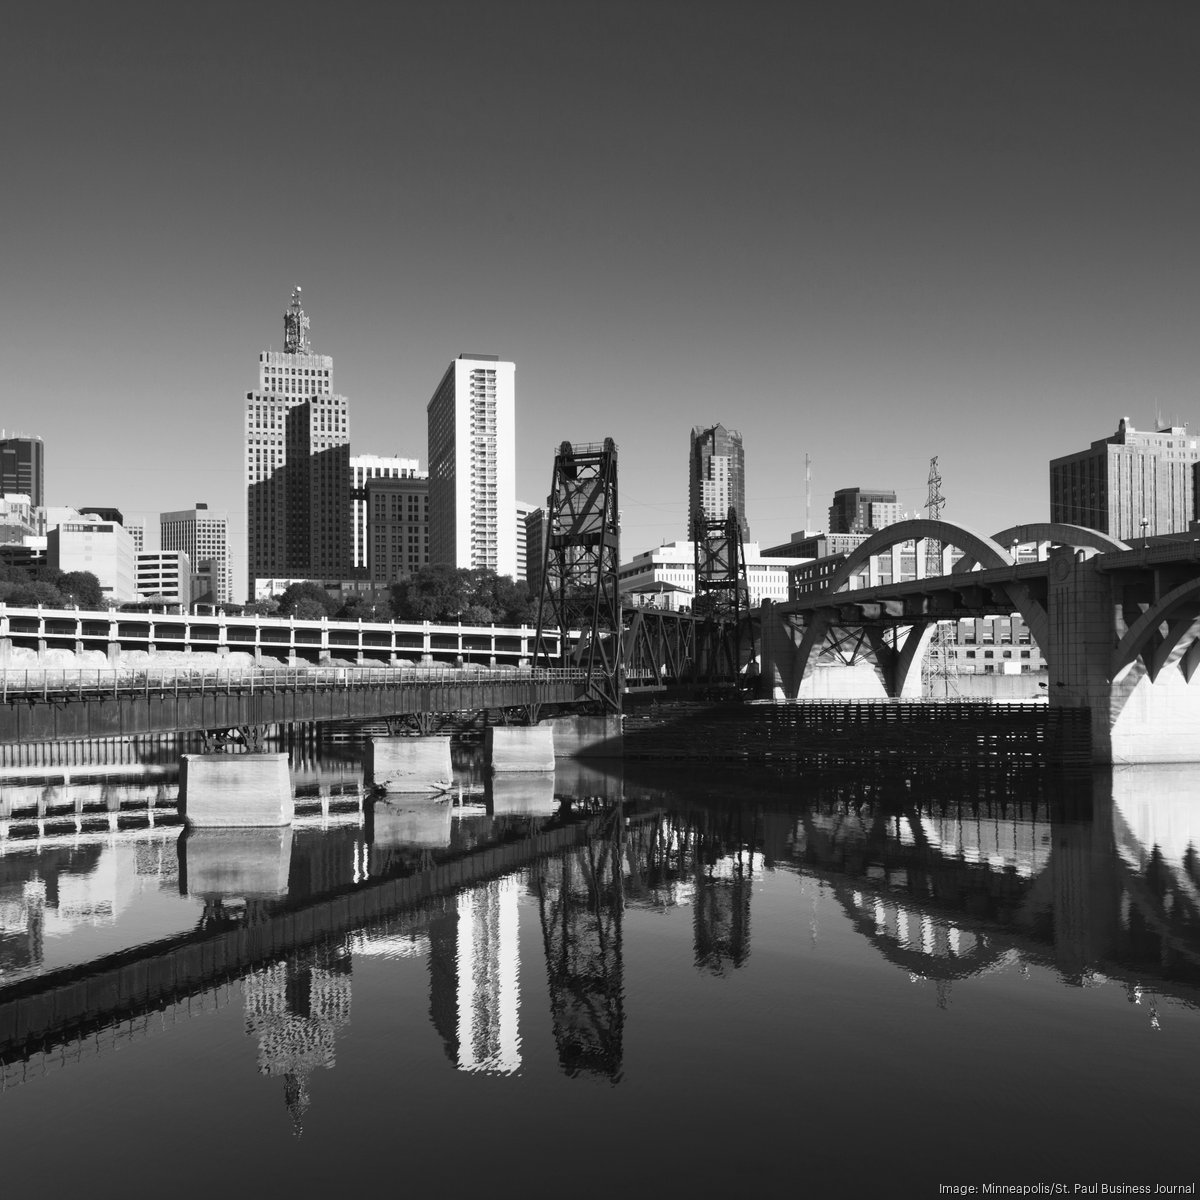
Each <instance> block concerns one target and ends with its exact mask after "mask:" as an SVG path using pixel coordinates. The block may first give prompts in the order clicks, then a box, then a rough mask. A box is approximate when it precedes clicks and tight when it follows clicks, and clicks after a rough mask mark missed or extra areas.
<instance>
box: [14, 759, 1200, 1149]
mask: <svg viewBox="0 0 1200 1200" xmlns="http://www.w3.org/2000/svg"><path fill="white" fill-rule="evenodd" d="M785 782H786V781H785ZM806 782H807V781H806ZM540 783H541V786H538V787H535V788H532V789H528V788H526V789H524V790H523V789H522V787H521V786H519V785H512V784H511V783H508V782H506V783H504V785H503V786H500V787H497V786H496V785H494V784H493V785H492V786H491V788H490V789H489V791H488V792H487V793H486V797H485V799H486V802H483V801H482V800H481V798H480V797H479V796H475V797H471V796H467V797H461V798H460V797H455V798H454V800H453V801H452V802H450V803H440V804H439V803H437V802H425V803H424V806H422V805H421V804H411V805H406V804H404V803H397V802H387V803H383V804H379V805H376V806H375V807H374V809H373V813H369V814H368V818H367V822H366V825H365V827H363V828H360V827H358V826H357V825H355V826H353V827H351V826H347V827H345V828H329V829H316V828H300V827H298V828H297V829H295V830H271V831H259V830H256V831H220V832H217V833H209V832H208V831H201V832H193V833H188V834H186V835H185V836H183V837H181V838H179V839H178V842H179V844H178V856H177V852H176V846H175V844H174V842H175V839H176V837H177V836H178V835H177V834H176V832H175V831H174V830H171V831H158V830H150V831H145V832H144V833H142V834H140V835H138V836H137V837H136V838H133V837H124V836H122V837H115V836H114V837H112V838H108V839H107V840H105V839H102V838H98V837H97V838H94V839H92V840H90V841H88V840H86V839H85V840H83V841H81V842H79V843H78V844H75V843H72V844H67V843H62V844H55V845H53V846H42V847H41V848H40V849H39V848H36V847H16V846H14V845H12V844H11V843H10V844H5V845H3V846H2V847H0V985H3V984H7V983H9V982H11V981H14V980H22V979H28V978H29V977H30V976H35V975H37V974H38V973H39V971H40V970H42V969H43V965H44V963H45V960H46V943H47V939H48V938H49V937H50V936H52V935H55V934H62V935H63V936H67V935H68V934H70V933H71V931H73V930H76V931H77V930H79V929H82V928H85V927H87V926H88V925H89V924H90V925H95V924H101V923H111V922H112V921H114V920H115V919H116V918H117V917H118V916H119V915H120V914H121V913H122V912H123V911H125V910H126V909H127V908H128V906H129V904H130V903H131V900H132V899H133V898H134V897H135V896H136V895H137V893H138V891H139V889H142V888H146V887H149V888H155V889H167V890H172V891H176V892H182V893H185V894H186V895H188V896H189V897H194V898H195V899H196V900H197V901H199V902H200V903H202V904H203V905H204V916H203V918H202V919H200V920H199V923H198V927H197V928H196V931H195V938H194V941H195V945H192V944H191V943H190V942H189V944H188V946H187V947H186V948H184V949H182V950H180V951H179V953H180V954H181V955H190V956H191V958H192V959H199V958H201V957H202V956H203V953H204V951H203V947H205V946H207V945H208V944H209V943H208V942H207V941H206V940H205V939H206V938H208V937H210V936H219V935H221V934H222V932H223V931H230V930H238V929H241V928H245V927H250V926H255V927H261V928H262V929H264V930H268V931H270V930H275V929H277V928H282V927H286V926H287V924H288V922H289V921H290V919H291V914H293V913H301V912H305V911H309V907H308V906H314V908H315V909H319V908H320V907H321V905H323V904H326V905H327V904H328V898H329V897H330V896H340V895H344V894H345V893H347V891H349V890H350V889H353V888H356V887H361V886H362V885H363V884H367V885H373V884H375V883H376V882H377V881H379V880H384V881H387V880H392V879H404V878H407V877H409V876H412V875H413V874H420V873H422V872H428V871H436V870H438V869H440V867H441V866H443V865H447V864H448V865H451V866H453V868H454V869H455V870H456V871H458V870H459V869H460V867H461V869H462V874H463V876H464V877H465V878H471V877H474V878H482V880H483V881H482V882H479V883H476V884H470V885H466V886H461V887H460V889H459V890H457V891H453V892H449V891H447V890H446V889H444V888H443V890H440V891H437V892H436V893H435V892H433V891H431V892H429V893H423V895H424V896H425V899H423V900H422V902H421V904H420V905H417V906H416V907H414V908H412V909H411V910H404V911H402V912H399V913H395V914H393V915H389V916H387V917H386V918H385V919H382V920H379V921H375V922H374V923H371V922H368V923H367V924H366V925H362V924H359V925H358V926H356V927H353V928H351V927H348V926H342V927H340V929H333V930H331V931H330V933H329V934H328V935H327V937H326V939H325V940H324V941H320V940H318V943H317V944H316V945H312V946H308V947H305V948H303V949H302V950H300V951H297V952H295V953H290V952H285V953H281V954H280V955H279V956H278V957H277V958H276V959H275V961H273V962H271V963H270V964H269V965H268V966H260V965H255V966H254V967H253V969H251V970H249V972H248V973H243V974H242V976H241V978H242V982H241V985H240V986H241V989H242V996H243V1001H244V1005H245V1031H246V1033H247V1034H248V1035H249V1036H250V1037H252V1038H253V1039H254V1040H255V1042H256V1043H257V1047H258V1064H259V1068H260V1070H261V1071H262V1072H263V1074H265V1075H267V1076H270V1077H272V1078H277V1079H280V1080H282V1081H283V1094H284V1099H285V1101H286V1103H287V1106H288V1109H289V1111H290V1112H291V1114H292V1119H293V1122H294V1123H295V1127H296V1130H297V1131H299V1130H300V1129H301V1127H302V1123H303V1118H304V1113H305V1111H306V1109H307V1108H308V1105H309V1103H310V1098H309V1086H310V1080H311V1077H312V1074H313V1072H315V1071H317V1070H318V1069H330V1068H331V1067H332V1066H333V1065H334V1062H335V1060H336V1059H335V1049H336V1038H337V1036H338V1033H339V1031H341V1030H343V1029H344V1028H345V1027H346V1026H347V1025H348V1023H349V1020H350V1006H351V998H352V997H351V962H352V958H353V955H355V954H363V955H368V954H374V955H387V956H391V957H415V956H420V955H426V956H427V960H428V972H429V1016H430V1020H431V1022H432V1024H433V1026H434V1029H435V1030H436V1033H437V1035H438V1037H439V1039H440V1041H441V1043H442V1045H443V1046H444V1047H445V1051H446V1055H447V1057H448V1059H449V1060H450V1062H451V1063H452V1064H453V1066H454V1067H455V1068H456V1069H458V1070H462V1071H465V1072H472V1073H481V1074H496V1075H510V1074H512V1073H514V1072H517V1071H519V1070H520V1069H521V1067H522V1062H523V1050H522V1031H521V1024H520V1019H521V1000H522V997H521V994H520V987H521V965H522V964H521V946H520V914H521V906H522V904H523V903H527V902H528V901H527V900H526V897H527V896H528V897H529V898H531V899H532V902H533V903H534V904H535V905H536V909H537V914H538V918H539V920H540V923H541V934H542V953H543V954H544V960H545V964H546V979H547V983H546V986H547V993H548V998H549V1011H550V1017H551V1030H552V1036H553V1039H554V1044H555V1051H556V1055H557V1059H558V1063H559V1066H560V1068H561V1069H562V1070H563V1071H565V1072H566V1073H567V1074H569V1075H571V1076H591V1077H598V1078H603V1079H608V1080H610V1081H614V1082H615V1081H617V1080H619V1079H620V1078H621V1077H622V1073H623V1070H624V1061H623V1056H624V1021H625V995H624V966H625V964H624V958H623V936H624V930H623V914H624V911H625V909H626V907H637V908H641V909H643V910H648V911H651V912H666V911H668V910H670V909H674V908H678V907H683V906H689V905H690V906H691V908H692V954H693V961H694V965H695V967H696V968H697V970H699V971H701V972H703V973H704V974H706V975H713V976H721V975H724V974H727V973H728V972H730V971H733V970H748V969H750V968H751V967H752V963H751V960H750V946H751V943H750V928H751V903H752V898H753V894H754V887H755V886H756V885H757V884H758V883H759V882H761V881H763V880H764V879H765V878H766V877H767V876H768V875H769V874H772V873H775V874H778V873H780V872H790V873H793V874H795V875H796V876H798V877H799V878H800V881H801V887H800V889H799V891H798V893H797V899H798V903H797V908H796V915H797V918H798V919H803V920H806V921H808V920H809V912H808V911H807V907H808V906H810V905H811V906H814V907H813V912H812V916H811V929H812V936H813V937H814V938H817V939H819V938H820V936H821V932H820V931H821V928H822V926H821V921H827V922H829V923H830V924H832V923H838V924H840V923H841V918H842V917H845V918H846V919H848V921H849V923H850V927H851V928H852V929H853V930H855V931H856V932H857V933H858V934H859V935H861V936H862V938H864V939H865V940H866V941H867V942H868V943H869V944H870V945H871V947H872V948H873V949H874V951H875V952H876V953H878V955H880V956H881V957H882V958H883V959H884V960H886V961H887V962H888V963H890V964H891V965H892V966H894V967H895V968H896V969H897V970H900V971H902V972H904V973H905V975H906V976H907V977H908V978H909V979H911V980H913V981H914V982H915V983H916V984H918V985H930V986H931V998H935V999H936V1002H937V1003H939V1004H942V1005H945V1004H947V1003H949V1000H950V997H951V989H952V988H957V987H961V986H964V985H965V984H967V983H968V981H970V980H971V979H972V978H974V977H977V976H979V975H981V974H984V973H987V972H991V971H997V970H1003V969H1010V968H1016V969H1018V970H1022V971H1025V970H1027V969H1028V967H1029V966H1031V965H1034V964H1037V965H1040V966H1043V967H1048V968H1050V969H1052V970H1054V971H1055V972H1056V973H1057V975H1058V977H1059V978H1060V979H1061V980H1062V981H1064V982H1065V983H1067V984H1068V985H1071V986H1080V987H1091V986H1104V985H1113V986H1116V987H1119V988H1121V989H1122V990H1123V992H1124V994H1125V995H1126V996H1127V997H1128V999H1129V1001H1130V1006H1131V1012H1136V1014H1137V1015H1138V1016H1139V1017H1143V1016H1144V1019H1145V1020H1146V1021H1147V1022H1148V1024H1149V1025H1150V1026H1151V1027H1152V1028H1159V1027H1160V1026H1161V1025H1162V1024H1163V1006H1162V1003H1161V1001H1162V998H1163V997H1164V996H1171V997H1175V998H1180V999H1182V1000H1183V1001H1184V1002H1186V1003H1190V1004H1194V1003H1197V1002H1198V1001H1200V854H1198V852H1197V842H1198V841H1200V830H1198V828H1197V826H1198V825H1200V766H1180V767H1139V768H1118V769H1116V770H1113V771H1111V772H1098V773H1095V774H1089V775H1086V776H1082V777H1064V778H1060V777H1057V776H1053V775H1051V774H1050V773H1048V772H1045V771H1042V772H1032V773H1027V774H1024V775H1023V774H1021V773H1020V772H1014V773H1010V774H1009V775H1007V776H1003V777H1001V778H996V777H994V776H993V775H987V776H980V777H979V778H975V777H974V776H970V775H965V776H962V777H959V776H955V775H954V774H953V773H949V772H943V773H941V774H938V773H929V774H927V775H926V776H912V777H911V778H909V779H908V780H906V781H901V782H900V783H898V782H897V780H895V779H892V780H890V781H888V786H887V787H886V788H885V787H882V786H881V787H879V788H874V787H872V786H871V785H870V782H869V781H867V782H866V783H864V782H863V781H862V780H861V779H857V780H856V781H855V782H854V783H853V784H852V785H848V784H846V783H845V782H844V781H842V780H839V779H836V778H829V779H827V780H825V779H823V780H821V781H819V786H814V788H813V789H812V791H811V794H806V795H805V797H804V801H803V803H800V802H798V801H797V800H796V799H795V798H794V792H793V793H792V794H786V793H785V794H781V795H780V796H779V798H778V799H777V800H773V799H772V798H771V797H770V795H763V794H762V793H761V792H757V793H753V792H750V791H749V789H748V788H746V789H745V794H739V793H738V791H737V790H736V788H735V787H731V788H730V790H729V791H728V793H719V792H717V791H715V788H716V784H713V783H710V784H709V786H710V787H712V788H713V789H714V792H713V796H712V799H711V800H703V801H701V800H690V799H679V798H678V796H677V793H674V792H670V793H667V795H666V796H665V797H663V796H661V795H660V796H658V797H654V796H652V795H650V794H647V796H646V797H645V798H644V799H643V800H642V801H639V802H627V803H625V804H619V803H618V804H608V803H604V802H600V801H581V802H577V803H575V804H574V805H573V806H572V807H573V815H574V817H575V818H577V819H578V820H579V821H581V822H583V824H579V825H570V824H568V823H565V818H564V817H563V815H562V813H561V812H560V811H559V809H558V805H557V803H556V802H555V801H554V797H553V793H552V792H551V791H550V790H549V787H548V784H547V781H540ZM776 786H778V787H779V788H780V791H781V792H783V786H782V785H781V784H778V783H777V784H776ZM626 794H627V795H628V791H627V793H626ZM1052 801H1053V803H1052ZM553 830H557V831H558V832H557V833H555V834H554V835H553V836H556V837H558V836H562V837H563V840H561V841H559V842H557V843H555V846H556V847H557V848H554V849H550V850H546V849H544V847H545V846H546V845H549V844H550V843H548V842H547V841H546V837H547V836H550V835H548V834H547V831H553ZM568 844H569V845H570V848H569V849H565V850H564V849H562V848H561V847H562V846H563V845H568ZM522 847H528V848H527V849H520V848H522ZM481 851H482V852H484V856H486V855H497V856H498V857H495V858H494V859H489V860H488V861H489V862H493V861H494V862H495V863H497V864H500V865H498V866H493V865H482V864H484V856H479V857H476V856H477V854H478V852H481ZM511 853H517V854H518V857H516V858H512V857H505V855H509V854H511ZM505 863H519V864H521V865H519V866H518V867H517V868H516V869H510V868H509V867H507V866H504V865H503V864H505ZM472 864H476V865H472ZM473 872H477V874H473ZM454 878H458V876H454ZM441 886H442V885H439V887H441ZM818 904H820V905H824V906H825V908H824V914H826V915H824V916H822V915H821V914H819V913H818V912H817V911H816V909H815V906H816V905H818ZM198 915H199V914H198V912H197V916H198ZM291 944H292V945H294V942H293V943H291ZM526 950H527V961H526V964H525V965H526V980H528V979H529V978H530V974H531V972H530V968H531V965H532V964H531V961H530V960H529V959H528V951H529V947H528V946H527V947H526ZM242 971H243V972H245V968H242ZM236 977H237V976H236V974H235V975H234V978H236ZM229 978H230V975H229V973H228V969H226V971H225V973H224V974H223V975H222V977H221V979H222V981H224V980H228V979H229ZM213 986H214V987H215V986H218V985H217V983H216V982H214V984H213ZM235 986H236V985H235ZM194 994H195V993H194V992H191V993H189V995H194ZM526 999H528V998H526ZM173 1002H174V1001H173V999H172V998H171V997H167V999H166V1000H165V1001H163V1003H173ZM3 1004H4V1000H3V996H2V994H0V1006H2V1005H3ZM122 1005H123V1007H121V1006H122ZM118 1008H119V1010H120V1012H123V1013H126V1014H128V1013H129V1012H130V1011H132V1009H131V1008H130V1004H129V1000H128V997H125V998H123V999H122V1000H121V1005H119V1006H118ZM2 1015H3V1013H2V1012H0V1016H2ZM88 1019H89V1020H91V1019H92V1017H91V1015H90V1014H89V1018H88ZM114 1019H116V1017H114ZM122 1019H123V1018H122ZM10 1024H11V1023H10ZM2 1050H3V1048H0V1051H2ZM9 1053H12V1052H11V1051H9ZM4 1061H6V1062H10V1061H12V1059H11V1058H9V1059H5V1060H4Z"/></svg>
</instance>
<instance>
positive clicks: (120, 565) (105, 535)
mask: <svg viewBox="0 0 1200 1200" xmlns="http://www.w3.org/2000/svg"><path fill="white" fill-rule="evenodd" d="M46 557H47V561H48V563H49V565H50V567H51V569H52V570H56V571H63V572H70V571H90V572H91V573H92V574H93V575H95V576H96V578H97V579H98V580H99V581H100V590H101V591H102V592H103V593H104V597H105V599H107V600H113V601H116V602H117V603H124V602H125V601H129V600H133V599H135V598H136V597H137V555H136V552H135V551H134V548H133V538H132V536H130V533H129V530H127V529H126V528H125V527H124V526H122V525H118V524H117V523H116V522H115V521H102V520H100V519H99V518H98V517H94V516H83V515H77V516H76V519H75V520H73V521H64V522H63V523H62V524H60V525H58V526H56V527H55V528H54V529H52V530H50V532H49V533H48V534H47V535H46Z"/></svg>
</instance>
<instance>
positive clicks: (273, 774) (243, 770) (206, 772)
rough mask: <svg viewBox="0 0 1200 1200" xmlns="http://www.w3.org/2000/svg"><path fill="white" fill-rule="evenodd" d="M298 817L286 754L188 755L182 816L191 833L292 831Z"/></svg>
mask: <svg viewBox="0 0 1200 1200" xmlns="http://www.w3.org/2000/svg"><path fill="white" fill-rule="evenodd" d="M295 814H296V804H295V799H294V794H293V791H292V777H291V772H290V771H289V769H288V758H287V755H286V754H185V755H184V756H183V761H182V763H181V764H180V771H179V815H180V816H182V817H183V818H184V819H185V820H186V821H187V823H188V825H189V826H190V827H192V828H204V827H209V828H214V827H224V828H231V827H237V826H266V825H290V824H291V823H292V819H293V818H294V816H295Z"/></svg>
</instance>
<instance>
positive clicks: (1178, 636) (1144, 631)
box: [1111, 579, 1200, 683]
mask: <svg viewBox="0 0 1200 1200" xmlns="http://www.w3.org/2000/svg"><path fill="white" fill-rule="evenodd" d="M1164 624H1165V625H1166V626H1167V633H1166V634H1165V635H1163V633H1162V632H1161V629H1162V626H1163V625H1164ZM1198 639H1200V579H1192V580H1189V581H1188V582H1187V583H1181V584H1180V585H1179V586H1178V587H1177V588H1173V589H1172V590H1171V591H1169V592H1168V593H1167V594H1166V595H1165V596H1163V598H1162V599H1161V600H1159V601H1158V603H1157V604H1154V605H1151V606H1150V608H1148V609H1147V610H1146V611H1145V612H1144V613H1143V614H1142V615H1141V616H1140V617H1138V619H1137V620H1136V621H1134V623H1133V624H1132V625H1130V626H1129V628H1128V629H1127V630H1126V631H1125V636H1124V637H1122V638H1121V640H1120V642H1119V643H1118V644H1117V648H1116V650H1115V651H1114V652H1113V660H1112V669H1111V676H1112V680H1113V682H1114V683H1119V682H1120V681H1121V679H1122V677H1123V676H1124V675H1125V674H1126V673H1127V672H1128V671H1129V669H1130V668H1131V667H1132V666H1133V664H1134V663H1135V662H1137V660H1138V659H1139V658H1144V659H1145V663H1146V672H1147V674H1148V675H1149V676H1150V680H1151V682H1153V681H1154V680H1155V679H1156V678H1157V677H1158V674H1159V672H1160V671H1161V670H1162V669H1163V667H1165V666H1166V665H1167V664H1168V663H1169V662H1173V661H1175V660H1177V659H1181V661H1180V663H1179V665H1180V668H1181V670H1182V671H1183V677H1184V678H1185V679H1186V680H1188V681H1189V682H1190V680H1191V678H1192V676H1193V675H1194V674H1195V672H1196V667H1197V666H1198V665H1200V640H1198ZM1185 642H1186V643H1187V648H1186V649H1185V650H1183V651H1181V650H1180V647H1181V646H1182V645H1183V644H1184V643H1185ZM1147 651H1149V652H1150V653H1149V654H1148V655H1147Z"/></svg>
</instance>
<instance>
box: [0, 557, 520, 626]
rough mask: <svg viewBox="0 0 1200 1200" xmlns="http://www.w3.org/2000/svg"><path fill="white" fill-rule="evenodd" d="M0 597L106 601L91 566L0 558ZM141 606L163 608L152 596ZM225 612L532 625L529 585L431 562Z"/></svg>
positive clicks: (23, 602)
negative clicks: (394, 576)
mask: <svg viewBox="0 0 1200 1200" xmlns="http://www.w3.org/2000/svg"><path fill="white" fill-rule="evenodd" d="M0 602H3V603H5V604H11V605H14V606H17V607H36V606H37V605H39V604H41V605H43V606H44V607H46V608H71V607H72V606H78V607H79V608H83V609H91V610H97V609H103V608H106V607H110V606H112V604H113V601H112V600H111V599H110V598H108V597H106V596H105V595H104V592H103V590H102V589H101V587H100V581H99V580H98V579H97V578H96V576H95V575H93V574H92V573H91V572H90V571H57V570H54V569H53V568H52V567H46V566H39V567H33V568H25V567H14V566H8V565H6V564H4V563H0ZM147 603H155V604H161V605H162V606H164V607H165V606H168V605H171V604H174V603H175V601H172V600H168V599H166V598H163V597H158V598H156V599H152V600H151V601H147ZM219 607H220V608H223V609H224V610H225V611H226V612H230V613H245V614H247V615H249V616H264V617H265V616H280V617H296V618H297V619H299V620H304V621H319V620H320V619H321V618H322V617H331V618H333V619H335V620H343V621H431V622H433V623H435V624H454V623H455V622H458V621H461V622H462V623H463V624H464V625H533V624H534V623H535V622H536V621H537V597H536V596H533V595H531V594H530V591H529V588H528V586H527V585H526V584H525V583H524V581H521V580H514V579H512V577H511V576H508V575H497V574H496V572H495V571H490V570H487V569H483V568H480V569H467V568H463V567H448V566H430V567H422V568H421V569H420V570H418V571H415V572H414V573H413V574H412V575H411V576H410V577H409V578H408V579H405V580H402V581H401V582H399V583H395V584H392V586H391V587H390V588H388V589H377V590H375V591H374V592H371V593H363V594H359V595H354V596H351V597H350V598H349V599H347V600H341V599H338V598H336V597H334V596H331V595H330V594H329V592H327V591H326V590H325V589H324V588H323V587H322V586H321V585H320V584H319V583H313V582H307V581H305V582H302V583H293V584H292V585H291V586H290V587H289V588H287V590H286V591H284V592H281V593H280V594H279V595H278V596H275V597H273V598H272V599H270V600H256V601H253V602H251V603H250V604H245V605H238V604H225V605H220V606H219Z"/></svg>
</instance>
